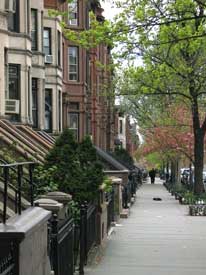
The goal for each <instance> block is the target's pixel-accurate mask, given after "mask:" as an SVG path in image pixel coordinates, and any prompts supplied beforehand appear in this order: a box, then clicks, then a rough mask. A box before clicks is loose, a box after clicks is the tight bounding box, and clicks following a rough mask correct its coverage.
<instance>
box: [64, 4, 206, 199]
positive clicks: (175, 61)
mask: <svg viewBox="0 0 206 275" xmlns="http://www.w3.org/2000/svg"><path fill="white" fill-rule="evenodd" d="M94 4H96V5H99V2H98V1H94ZM116 5H117V6H118V7H120V8H121V12H120V13H119V14H118V15H117V16H116V18H115V20H114V22H113V23H110V22H108V21H107V20H105V21H103V22H98V20H96V17H95V15H94V14H91V24H90V29H88V30H85V31H84V32H81V33H79V32H73V31H71V30H69V29H67V28H64V32H65V36H66V37H67V38H68V39H69V40H72V41H74V43H78V44H79V45H81V46H82V47H85V48H87V49H88V48H90V47H91V48H92V47H95V46H96V45H97V44H100V43H106V44H107V45H110V46H111V47H115V46H116V45H118V51H117V53H116V54H115V55H114V57H115V58H117V60H118V61H122V60H129V65H130V64H131V60H136V59H137V58H138V57H139V56H141V58H142V62H143V65H142V66H140V67H139V68H135V67H134V66H133V67H132V68H129V70H127V74H128V75H131V78H132V80H133V82H134V83H135V87H136V89H132V90H130V88H131V87H130V86H128V87H126V89H125V90H124V91H123V94H124V95H126V94H127V95H131V94H132V95H133V96H136V97H137V100H139V98H140V95H141V98H144V99H145V98H146V99H148V97H152V98H153V99H154V97H156V96H158V97H159V98H160V99H161V98H163V97H164V98H166V101H169V102H172V103H174V102H180V101H182V104H186V105H188V106H190V109H191V116H192V120H193V132H194V159H195V187H194V188H195V190H194V191H195V193H197V194H199V193H201V192H203V184H202V170H203V162H204V158H203V155H204V154H203V153H204V137H205V132H206V115H205V110H204V109H205V101H206V96H205V94H206V91H205V88H206V48H205V43H206V36H205V17H206V16H205V14H206V4H205V1H203V0H171V1H164V0H155V1H151V0H127V1H124V0H123V1H117V2H116ZM94 7H95V5H93V6H92V8H91V10H95V8H94ZM63 27H65V25H63ZM116 63H117V62H116ZM122 63H124V62H119V64H122ZM202 114H204V115H202Z"/></svg>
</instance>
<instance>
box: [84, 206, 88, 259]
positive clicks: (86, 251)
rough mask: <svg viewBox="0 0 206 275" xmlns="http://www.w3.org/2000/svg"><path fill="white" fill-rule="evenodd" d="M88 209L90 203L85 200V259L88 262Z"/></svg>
mask: <svg viewBox="0 0 206 275" xmlns="http://www.w3.org/2000/svg"><path fill="white" fill-rule="evenodd" d="M87 209H88V204H87V201H85V202H84V233H85V236H84V241H85V259H84V263H85V264H87V254H88V245H87V243H88V242H87V239H88V236H87Z"/></svg>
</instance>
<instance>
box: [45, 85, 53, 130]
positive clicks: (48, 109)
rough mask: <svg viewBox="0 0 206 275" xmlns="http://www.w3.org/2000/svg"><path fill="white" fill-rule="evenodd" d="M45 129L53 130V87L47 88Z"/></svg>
mask: <svg viewBox="0 0 206 275" xmlns="http://www.w3.org/2000/svg"><path fill="white" fill-rule="evenodd" d="M45 131H47V132H50V133H51V132H52V89H46V90H45Z"/></svg>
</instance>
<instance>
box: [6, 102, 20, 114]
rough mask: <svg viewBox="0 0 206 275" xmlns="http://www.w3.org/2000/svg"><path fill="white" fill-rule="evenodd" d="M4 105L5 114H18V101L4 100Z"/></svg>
mask: <svg viewBox="0 0 206 275" xmlns="http://www.w3.org/2000/svg"><path fill="white" fill-rule="evenodd" d="M5 103H6V104H5V113H9V114H19V100H15V99H6V101H5Z"/></svg>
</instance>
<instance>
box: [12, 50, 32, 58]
mask: <svg viewBox="0 0 206 275" xmlns="http://www.w3.org/2000/svg"><path fill="white" fill-rule="evenodd" d="M8 51H9V53H18V54H23V55H28V56H29V57H32V52H31V51H30V50H25V49H17V48H8Z"/></svg>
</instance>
